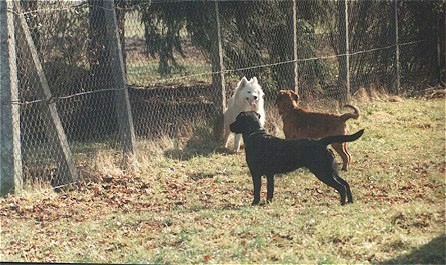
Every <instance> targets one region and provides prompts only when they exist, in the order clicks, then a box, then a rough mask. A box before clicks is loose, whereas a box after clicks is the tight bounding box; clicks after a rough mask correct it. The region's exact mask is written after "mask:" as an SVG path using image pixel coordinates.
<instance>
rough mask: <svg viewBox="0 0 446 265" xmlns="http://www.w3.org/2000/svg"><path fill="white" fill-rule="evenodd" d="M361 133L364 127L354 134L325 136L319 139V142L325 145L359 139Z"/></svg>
mask: <svg viewBox="0 0 446 265" xmlns="http://www.w3.org/2000/svg"><path fill="white" fill-rule="evenodd" d="M363 133H364V129H362V130H359V131H358V132H356V133H355V134H350V135H334V136H327V137H324V138H322V139H320V140H319V142H320V143H321V144H323V145H326V146H327V145H329V144H332V143H344V142H353V141H355V140H357V139H359V137H361V136H362V134H363Z"/></svg>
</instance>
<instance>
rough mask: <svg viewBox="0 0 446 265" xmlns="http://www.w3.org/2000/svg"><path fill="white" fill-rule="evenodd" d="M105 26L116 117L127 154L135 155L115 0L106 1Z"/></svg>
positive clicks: (133, 132)
mask: <svg viewBox="0 0 446 265" xmlns="http://www.w3.org/2000/svg"><path fill="white" fill-rule="evenodd" d="M103 6H104V10H105V20H106V21H105V26H106V29H107V33H106V34H107V39H108V45H107V46H108V47H107V50H108V52H109V53H110V59H111V60H112V64H111V69H112V73H113V79H114V80H113V83H114V85H115V87H116V89H117V91H116V92H115V102H116V115H117V119H118V123H119V134H120V136H121V141H122V145H123V151H124V153H125V154H133V153H134V151H135V150H134V146H135V131H134V127H133V117H132V110H131V107H130V100H129V92H128V87H127V78H126V76H125V68H124V61H123V57H122V50H121V41H120V37H119V28H118V22H117V20H116V11H115V5H114V1H113V0H104V1H103Z"/></svg>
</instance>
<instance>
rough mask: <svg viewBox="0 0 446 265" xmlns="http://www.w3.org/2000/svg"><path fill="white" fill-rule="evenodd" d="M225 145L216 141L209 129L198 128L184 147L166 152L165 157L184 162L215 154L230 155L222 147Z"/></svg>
mask: <svg viewBox="0 0 446 265" xmlns="http://www.w3.org/2000/svg"><path fill="white" fill-rule="evenodd" d="M222 145H223V143H222V142H221V141H218V140H216V139H215V137H214V135H213V133H212V131H211V130H210V129H209V128H204V127H201V128H196V129H195V130H194V133H193V135H192V136H191V137H190V139H189V140H188V141H187V142H186V144H184V146H182V147H178V148H172V149H169V150H166V151H164V155H165V156H167V157H169V158H172V159H178V160H182V161H187V160H190V159H191V158H193V157H196V156H209V155H211V154H213V153H220V154H230V152H229V151H228V150H227V149H226V148H224V147H222Z"/></svg>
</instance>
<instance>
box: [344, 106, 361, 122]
mask: <svg viewBox="0 0 446 265" xmlns="http://www.w3.org/2000/svg"><path fill="white" fill-rule="evenodd" d="M344 107H347V108H351V109H353V112H349V113H345V114H342V115H341V119H343V120H344V122H345V121H347V120H348V119H355V120H357V119H358V118H359V115H360V112H359V109H358V108H357V107H355V106H353V105H348V104H347V105H344Z"/></svg>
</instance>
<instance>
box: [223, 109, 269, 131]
mask: <svg viewBox="0 0 446 265" xmlns="http://www.w3.org/2000/svg"><path fill="white" fill-rule="evenodd" d="M259 119H260V114H258V113H257V112H255V111H246V112H240V114H239V115H238V116H237V118H236V120H235V121H234V122H233V123H231V124H230V125H229V129H231V132H233V133H241V134H244V133H251V132H254V131H258V130H259V129H261V126H260V120H259Z"/></svg>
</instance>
